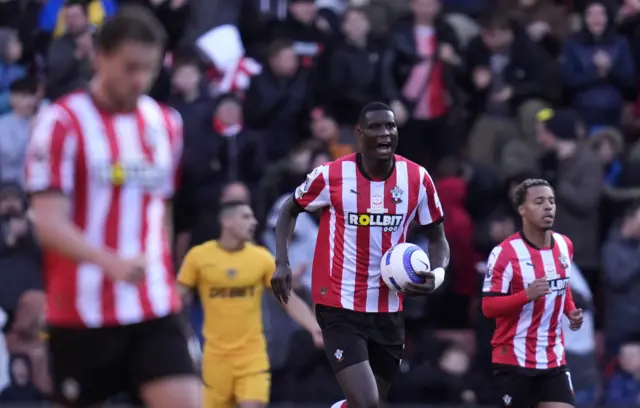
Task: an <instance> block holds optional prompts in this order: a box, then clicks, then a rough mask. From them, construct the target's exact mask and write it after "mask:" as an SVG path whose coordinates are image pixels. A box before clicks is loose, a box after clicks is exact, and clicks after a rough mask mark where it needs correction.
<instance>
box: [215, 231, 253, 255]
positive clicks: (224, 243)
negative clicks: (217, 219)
mask: <svg viewBox="0 0 640 408" xmlns="http://www.w3.org/2000/svg"><path fill="white" fill-rule="evenodd" d="M217 242H218V246H219V247H220V248H222V249H224V250H225V251H227V252H237V251H240V250H242V248H244V246H245V245H246V242H245V241H244V240H241V239H238V238H235V237H232V236H229V234H225V233H224V232H223V233H222V234H220V239H218V241H217Z"/></svg>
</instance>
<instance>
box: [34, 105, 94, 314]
mask: <svg viewBox="0 0 640 408" xmlns="http://www.w3.org/2000/svg"><path fill="white" fill-rule="evenodd" d="M67 102H68V98H65V99H63V100H61V101H60V102H59V106H60V108H62V109H63V110H64V111H65V112H66V113H67V115H68V117H69V119H70V120H71V128H72V129H73V131H74V132H75V134H76V157H75V166H74V173H75V174H74V192H73V197H72V200H73V214H72V219H73V222H74V224H76V225H77V226H78V228H80V229H81V230H84V229H85V228H86V226H87V222H88V211H87V209H88V204H89V203H88V197H87V161H86V156H85V151H84V149H85V147H84V146H85V143H84V137H85V135H84V134H83V133H82V126H80V121H79V120H78V117H77V116H76V115H75V113H73V111H72V110H71V108H70V107H69V105H68V103H67ZM44 265H45V266H44V270H45V271H46V273H45V275H46V283H47V293H50V294H52V296H47V318H48V321H49V322H50V323H58V324H62V325H84V322H83V320H82V317H80V314H79V313H78V309H77V308H76V298H77V293H78V291H80V290H81V289H80V288H78V287H77V285H78V264H77V263H75V262H74V261H71V260H70V259H69V258H66V257H63V256H62V255H60V254H58V253H54V252H51V251H45V254H44ZM68 297H70V298H71V299H69V298H68Z"/></svg>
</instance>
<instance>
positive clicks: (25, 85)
mask: <svg viewBox="0 0 640 408" xmlns="http://www.w3.org/2000/svg"><path fill="white" fill-rule="evenodd" d="M9 93H12V94H13V93H19V94H29V95H35V94H36V93H38V81H37V80H36V79H35V78H30V77H24V78H20V79H16V80H15V81H13V82H12V83H11V85H9Z"/></svg>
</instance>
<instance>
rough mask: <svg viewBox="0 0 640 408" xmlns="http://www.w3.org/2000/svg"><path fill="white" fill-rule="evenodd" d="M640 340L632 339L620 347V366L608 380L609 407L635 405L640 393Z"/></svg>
mask: <svg viewBox="0 0 640 408" xmlns="http://www.w3.org/2000/svg"><path fill="white" fill-rule="evenodd" d="M639 378H640V342H638V341H635V340H634V341H630V342H626V343H625V344H623V345H622V347H620V353H619V354H618V366H617V367H616V370H615V372H614V373H613V375H612V376H611V378H610V379H609V381H608V384H607V386H606V389H605V393H604V403H605V404H606V406H609V407H634V406H637V405H638V395H640V380H639Z"/></svg>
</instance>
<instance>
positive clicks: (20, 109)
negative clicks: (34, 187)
mask: <svg viewBox="0 0 640 408" xmlns="http://www.w3.org/2000/svg"><path fill="white" fill-rule="evenodd" d="M37 92H38V84H37V82H36V81H35V80H34V79H33V78H22V79H18V80H16V81H14V82H13V83H12V84H11V87H10V90H9V93H10V95H11V109H12V110H11V112H8V113H6V114H4V115H2V116H0V181H14V182H17V183H19V184H20V185H22V184H23V182H24V159H25V154H26V151H27V141H28V139H29V132H30V131H31V124H32V121H33V119H34V117H35V114H36V107H37V104H38V97H37Z"/></svg>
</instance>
